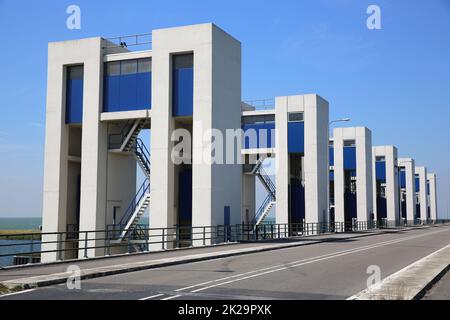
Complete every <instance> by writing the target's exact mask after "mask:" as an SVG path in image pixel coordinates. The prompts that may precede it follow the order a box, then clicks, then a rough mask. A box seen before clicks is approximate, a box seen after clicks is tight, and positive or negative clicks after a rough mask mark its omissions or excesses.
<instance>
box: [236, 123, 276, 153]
mask: <svg viewBox="0 0 450 320" xmlns="http://www.w3.org/2000/svg"><path fill="white" fill-rule="evenodd" d="M242 130H243V131H244V134H246V133H247V134H248V138H245V139H244V149H265V148H274V147H275V132H274V131H272V130H275V123H254V124H244V125H243V126H242ZM250 130H255V134H256V141H251V137H253V136H254V134H253V133H252V131H250ZM264 130H265V131H264Z"/></svg>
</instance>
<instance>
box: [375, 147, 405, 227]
mask: <svg viewBox="0 0 450 320" xmlns="http://www.w3.org/2000/svg"><path fill="white" fill-rule="evenodd" d="M380 156H382V157H385V161H386V207H387V208H386V209H387V220H388V221H393V222H395V223H398V222H399V221H400V207H399V206H400V204H399V189H398V188H399V187H398V170H397V148H396V147H394V146H376V147H373V148H372V167H373V175H372V176H373V211H374V213H375V219H378V211H377V187H376V186H377V184H376V183H377V179H376V158H377V157H380Z"/></svg>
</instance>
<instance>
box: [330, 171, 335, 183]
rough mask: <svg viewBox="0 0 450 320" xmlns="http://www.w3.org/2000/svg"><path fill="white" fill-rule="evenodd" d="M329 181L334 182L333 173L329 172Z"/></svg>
mask: <svg viewBox="0 0 450 320" xmlns="http://www.w3.org/2000/svg"><path fill="white" fill-rule="evenodd" d="M330 181H334V171H330Z"/></svg>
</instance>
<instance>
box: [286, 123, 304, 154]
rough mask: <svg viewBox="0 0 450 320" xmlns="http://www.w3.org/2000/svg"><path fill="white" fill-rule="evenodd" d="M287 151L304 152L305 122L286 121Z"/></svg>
mask: <svg viewBox="0 0 450 320" xmlns="http://www.w3.org/2000/svg"><path fill="white" fill-rule="evenodd" d="M288 152H290V153H304V152H305V123H304V122H289V123H288Z"/></svg>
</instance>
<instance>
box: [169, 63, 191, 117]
mask: <svg viewBox="0 0 450 320" xmlns="http://www.w3.org/2000/svg"><path fill="white" fill-rule="evenodd" d="M172 81H173V84H172V115H173V116H174V117H181V116H192V114H193V110H194V108H193V107H194V69H193V68H180V69H174V70H173V78H172Z"/></svg>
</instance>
